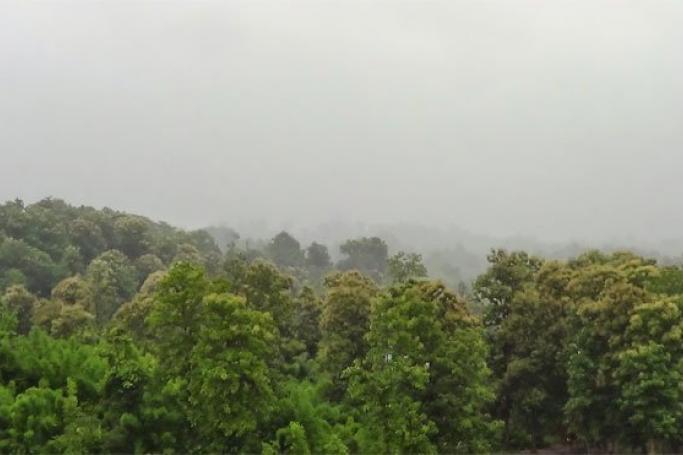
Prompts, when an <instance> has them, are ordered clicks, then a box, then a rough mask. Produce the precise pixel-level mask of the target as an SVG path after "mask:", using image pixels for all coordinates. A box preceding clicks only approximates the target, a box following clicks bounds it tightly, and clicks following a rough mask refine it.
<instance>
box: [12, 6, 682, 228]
mask: <svg viewBox="0 0 683 455" xmlns="http://www.w3.org/2000/svg"><path fill="white" fill-rule="evenodd" d="M682 145H683V2H682V1H680V0H671V1H665V0H656V1H645V0H643V1H637V2H636V1H595V0H586V1H580V0H570V1H559V0H552V1H541V0H537V1H520V0H515V1H511V0H502V1H482V0H476V1H475V0H473V1H452V0H451V1H443V2H431V1H430V2H426V1H412V2H398V1H387V2H372V1H363V2H354V1H319V0H318V1H311V2H289V1H282V0H277V1H276V0H273V1H262V0H256V1H244V2H238V1H215V2H207V1H202V2H192V1H187V0H184V1H179V2H161V1H154V2H152V1H137V0H136V1H108V2H105V1H82V2H66V1H64V2H62V1H51V2H47V1H46V2H30V1H26V0H16V1H13V0H0V158H1V163H0V198H1V199H3V200H5V199H10V198H14V197H21V198H23V199H26V200H28V201H34V200H36V199H39V198H42V197H44V196H48V195H52V196H55V197H61V198H64V199H67V200H68V201H70V202H72V203H76V204H80V203H85V204H92V205H95V206H103V205H108V206H111V207H113V208H118V209H125V210H130V211H134V212H138V213H142V214H145V215H148V216H151V217H153V218H155V219H163V220H167V221H170V222H173V223H177V224H180V225H184V226H200V225H204V224H207V223H214V222H219V221H226V222H228V223H233V224H239V223H243V222H244V220H250V219H262V220H266V221H267V222H270V223H273V224H276V225H277V224H282V225H283V226H285V225H287V226H288V225H306V224H313V223H322V222H327V221H330V220H332V221H334V220H350V221H365V222H369V223H374V222H399V221H402V222H417V223H422V224H427V225H440V224H442V223H455V224H458V225H460V226H463V227H465V228H467V229H470V230H473V231H476V232H481V233H486V234H494V235H508V234H526V235H536V236H539V237H540V238H543V239H552V240H560V239H576V238H591V239H607V238H610V237H619V238H624V237H629V236H631V237H634V238H666V237H679V236H681V235H682V234H683V210H682V204H681V196H682V195H683V147H682Z"/></svg>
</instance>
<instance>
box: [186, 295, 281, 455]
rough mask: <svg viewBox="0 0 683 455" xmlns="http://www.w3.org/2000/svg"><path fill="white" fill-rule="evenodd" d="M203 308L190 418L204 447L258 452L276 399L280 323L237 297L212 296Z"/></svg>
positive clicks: (195, 350) (193, 360)
mask: <svg viewBox="0 0 683 455" xmlns="http://www.w3.org/2000/svg"><path fill="white" fill-rule="evenodd" d="M203 306H204V312H203V316H204V317H203V318H202V324H201V327H200V328H199V331H198V333H197V342H196V344H195V346H194V348H193V349H192V354H191V364H192V369H191V372H190V375H189V383H188V388H189V400H190V405H191V420H192V421H193V422H194V423H195V425H196V427H197V428H198V429H199V432H200V434H201V437H202V440H203V441H205V443H206V445H205V446H204V447H205V450H209V451H221V452H224V451H238V450H239V451H254V450H255V449H256V448H258V445H257V442H258V440H259V437H258V435H259V430H261V427H262V424H263V422H264V421H265V420H266V418H267V416H268V415H269V413H270V411H271V407H272V403H273V400H274V395H273V389H272V385H271V376H272V374H271V372H270V368H269V363H270V362H271V361H272V357H273V354H274V349H273V348H274V346H276V345H277V337H276V333H277V332H276V329H275V325H274V324H273V320H272V317H271V316H270V315H269V314H267V313H263V312H260V311H255V310H252V309H250V308H248V306H247V304H246V302H245V301H244V300H243V299H241V298H239V297H236V296H231V295H227V294H223V295H218V294H212V295H209V296H207V297H206V298H205V299H204V302H203ZM228 403H229V405H226V404H228Z"/></svg>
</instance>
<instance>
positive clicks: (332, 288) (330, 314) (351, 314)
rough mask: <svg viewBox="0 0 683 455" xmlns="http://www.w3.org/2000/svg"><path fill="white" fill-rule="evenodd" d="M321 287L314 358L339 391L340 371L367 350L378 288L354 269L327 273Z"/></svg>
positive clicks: (340, 386)
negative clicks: (315, 357)
mask: <svg viewBox="0 0 683 455" xmlns="http://www.w3.org/2000/svg"><path fill="white" fill-rule="evenodd" d="M325 287H326V289H327V294H326V296H325V299H324V301H323V309H322V316H321V319H320V331H321V340H320V344H319V347H318V360H319V362H320V366H321V368H322V369H323V371H325V372H326V373H328V374H329V375H330V376H331V378H332V379H333V381H334V383H335V384H336V388H337V393H339V392H340V391H341V390H343V386H342V384H343V383H344V381H343V380H342V372H343V371H344V370H345V369H346V368H348V367H349V366H351V365H352V364H353V361H354V360H355V359H359V358H362V357H363V356H365V353H366V351H367V342H366V340H365V334H366V332H367V331H368V328H369V326H370V308H371V306H372V301H373V299H374V298H375V297H376V296H377V294H378V292H379V291H378V289H377V287H376V285H375V284H374V283H373V282H372V280H370V279H368V278H366V277H364V276H363V275H361V274H360V273H359V272H357V271H351V272H343V273H337V274H335V275H330V276H328V277H327V278H326V279H325Z"/></svg>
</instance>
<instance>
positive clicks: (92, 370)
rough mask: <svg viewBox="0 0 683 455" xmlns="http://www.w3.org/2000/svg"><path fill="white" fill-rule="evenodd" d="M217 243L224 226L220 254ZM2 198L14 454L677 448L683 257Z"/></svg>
mask: <svg viewBox="0 0 683 455" xmlns="http://www.w3.org/2000/svg"><path fill="white" fill-rule="evenodd" d="M214 239H220V242H221V243H222V245H221V246H223V247H224V248H223V249H222V250H221V249H219V248H218V246H217V245H216V241H215V240H214ZM340 256H341V259H340V260H338V261H336V262H333V261H332V260H331V258H330V254H329V252H328V249H327V247H326V246H325V245H323V244H320V243H317V242H312V243H310V244H309V245H305V246H302V245H301V244H300V243H299V241H298V240H297V239H295V238H294V237H293V236H292V235H290V234H288V233H287V232H281V233H279V234H278V235H276V236H275V237H273V238H272V239H270V240H267V241H262V242H256V243H249V242H247V243H245V242H241V241H240V239H239V236H238V235H237V233H235V232H232V231H227V230H214V231H212V233H211V234H209V233H207V232H206V231H194V232H186V231H183V230H179V229H175V228H173V227H171V226H168V225H166V224H163V223H155V222H152V221H150V220H149V219H147V218H144V217H141V216H136V215H130V214H126V213H121V212H116V211H113V210H109V209H103V210H96V209H93V208H89V207H73V206H70V205H68V204H67V203H65V202H63V201H60V200H55V199H46V200H43V201H40V202H38V203H36V204H31V205H27V206H25V205H24V204H23V203H22V202H20V201H14V202H8V203H5V204H4V205H2V206H0V453H33V452H48V453H61V452H78V453H93V452H98V453H99V452H106V453H160V452H183V453H190V452H196V453H224V452H239V453H264V454H278V453H283V454H284V453H296V454H309V453H330V454H351V453H353V454H366V453H448V454H450V453H487V452H493V451H505V452H510V451H522V450H534V449H538V448H542V447H550V446H563V449H564V450H566V449H567V448H571V449H572V450H603V451H622V452H633V451H648V452H651V453H654V452H658V451H667V452H677V451H680V450H681V449H682V448H683V387H682V386H681V384H683V269H681V268H680V267H677V266H662V265H659V264H658V263H657V262H656V261H655V260H652V259H647V258H643V257H641V256H638V255H636V254H634V253H630V252H613V253H604V252H599V251H590V252H586V253H583V254H580V255H578V256H577V257H575V258H572V259H570V260H553V259H546V258H542V257H538V256H534V255H531V254H528V253H527V252H524V251H513V252H508V251H505V250H493V251H491V252H490V254H489V255H488V257H487V261H488V267H487V269H486V270H485V271H484V272H483V273H482V274H481V275H480V276H478V277H477V279H476V280H475V281H474V282H473V284H472V288H471V290H468V289H465V288H462V289H459V290H457V291H454V290H451V289H449V288H448V287H447V286H445V285H444V284H443V283H442V282H440V281H435V280H431V279H430V278H429V273H428V270H427V268H426V267H425V265H424V263H423V261H422V258H421V256H420V255H419V254H416V253H412V252H403V251H392V252H390V251H389V249H388V247H387V244H386V243H385V241H384V240H382V239H381V238H379V237H360V238H353V239H349V240H347V241H345V242H343V243H342V244H341V246H340Z"/></svg>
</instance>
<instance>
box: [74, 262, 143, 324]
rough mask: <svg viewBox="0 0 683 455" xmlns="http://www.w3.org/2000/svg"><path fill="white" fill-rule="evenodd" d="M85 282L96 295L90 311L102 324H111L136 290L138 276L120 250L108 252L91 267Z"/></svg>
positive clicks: (91, 264) (92, 263)
mask: <svg viewBox="0 0 683 455" xmlns="http://www.w3.org/2000/svg"><path fill="white" fill-rule="evenodd" d="M85 277H86V280H87V281H88V283H89V285H90V288H91V289H92V292H93V303H94V306H93V308H91V311H92V313H93V314H94V315H95V317H96V320H97V322H98V323H100V324H104V323H105V322H107V321H109V320H110V319H111V317H112V316H113V315H114V313H116V310H118V308H119V307H120V306H121V304H123V302H125V301H126V300H128V299H130V298H131V297H132V296H133V294H134V293H135V290H136V288H137V285H138V282H137V274H136V271H135V268H134V267H133V266H132V265H131V264H130V261H129V260H128V258H127V257H126V256H125V255H124V254H123V253H121V252H120V251H117V250H110V251H106V252H104V253H102V254H100V255H99V256H97V257H96V258H95V259H93V261H92V262H91V263H90V265H89V266H88V270H87V272H86V275H85Z"/></svg>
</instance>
